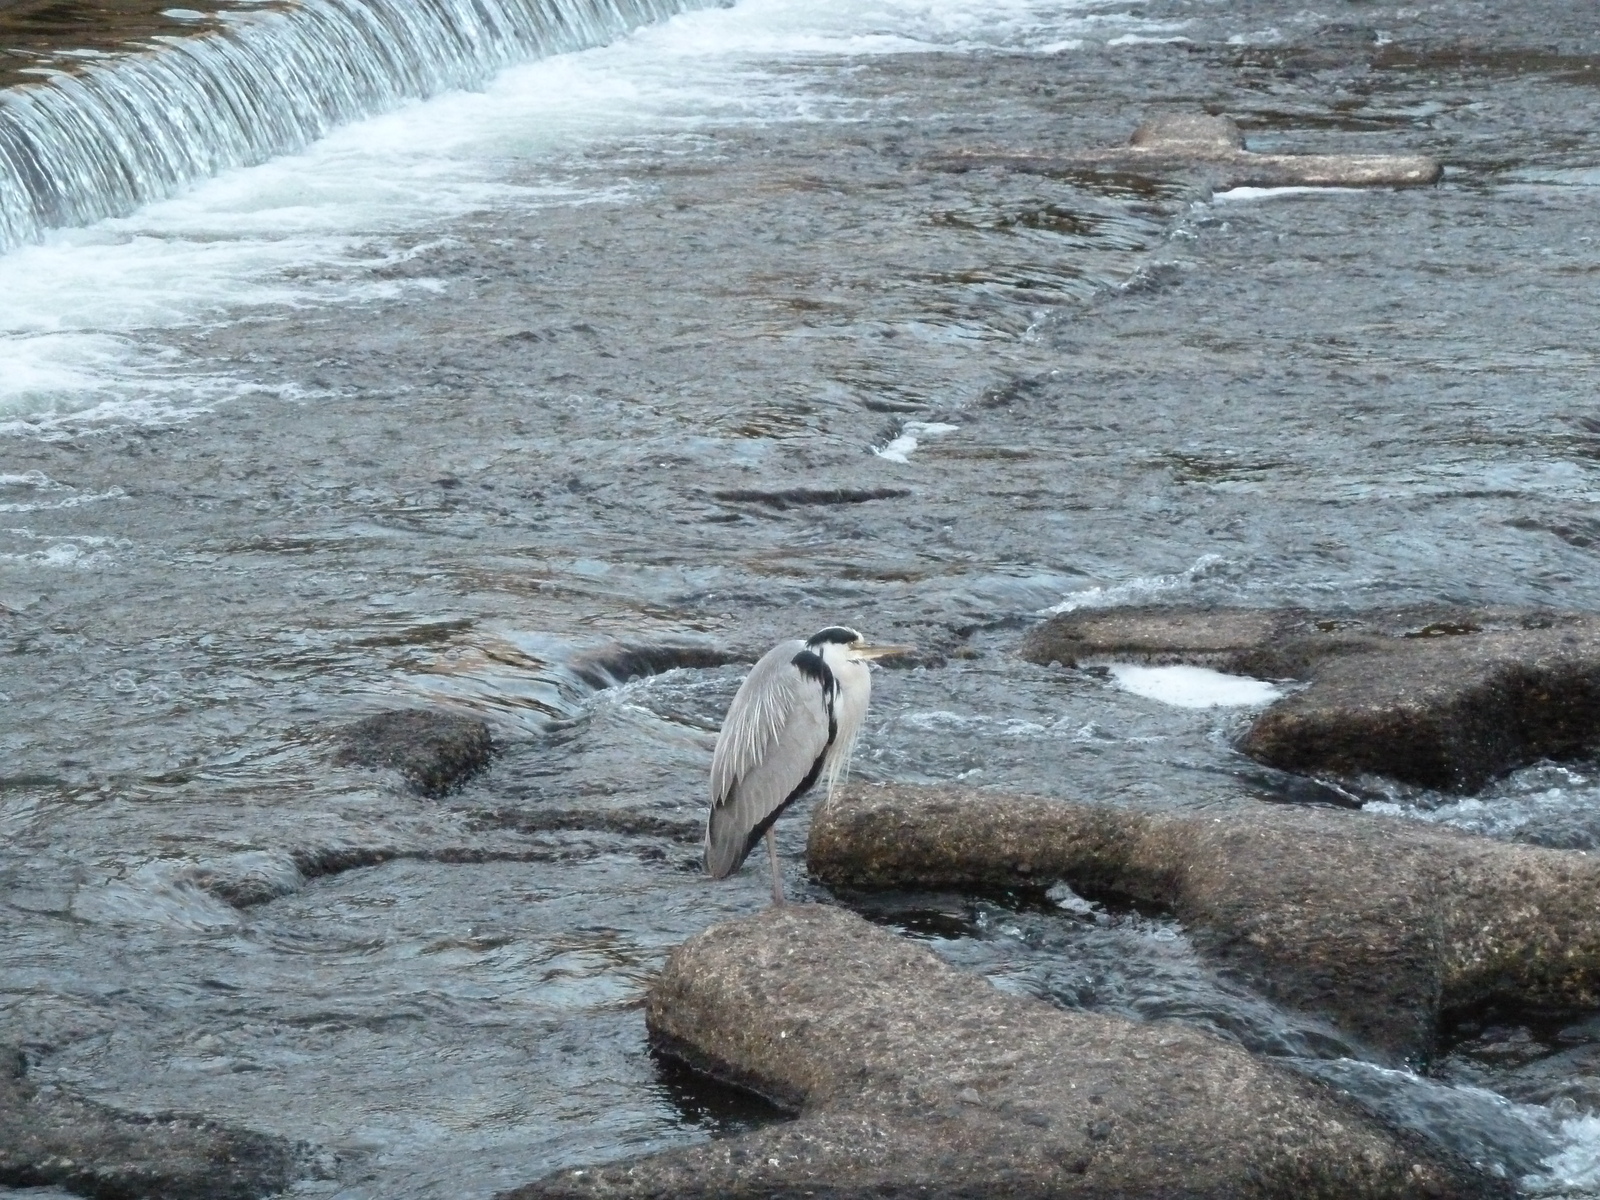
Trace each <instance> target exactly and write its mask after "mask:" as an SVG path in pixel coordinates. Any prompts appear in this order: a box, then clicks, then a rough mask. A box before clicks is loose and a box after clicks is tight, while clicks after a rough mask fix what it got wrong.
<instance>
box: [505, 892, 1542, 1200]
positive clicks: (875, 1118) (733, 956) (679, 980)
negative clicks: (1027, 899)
mask: <svg viewBox="0 0 1600 1200" xmlns="http://www.w3.org/2000/svg"><path fill="white" fill-rule="evenodd" d="M646 1016H647V1021H648V1023H649V1027H650V1031H651V1034H652V1035H653V1037H654V1038H655V1039H656V1040H657V1042H658V1044H659V1045H660V1046H661V1047H662V1048H663V1049H665V1050H666V1051H668V1052H669V1053H673V1054H676V1055H678V1056H680V1057H682V1058H683V1059H684V1060H686V1061H688V1062H689V1063H690V1064H691V1065H694V1066H697V1067H699V1068H701V1069H703V1070H708V1071H710V1072H711V1073H713V1074H715V1075H717V1076H719V1077H721V1078H723V1079H725V1080H728V1081H732V1082H735V1083H738V1084H740V1085H742V1086H744V1087H747V1088H751V1089H753V1090H756V1091H758V1092H760V1093H762V1094H763V1095H766V1096H768V1097H771V1098H773V1099H775V1100H777V1101H778V1102H780V1103H781V1104H784V1105H786V1106H789V1107H791V1108H795V1109H797V1110H798V1111H799V1113H800V1116H799V1119H798V1120H796V1121H793V1122H788V1123H784V1124H778V1125H772V1126H768V1127H766V1128H764V1129H761V1130H758V1131H756V1132H753V1133H750V1134H746V1135H744V1136H742V1137H738V1138H732V1139H727V1140H720V1141H712V1142H709V1143H702V1144H700V1145H696V1146H690V1147H686V1148H681V1149H676V1150H670V1151H667V1152H665V1153H662V1154H657V1155H653V1156H651V1157H648V1158H643V1159H638V1160H635V1161H632V1162H624V1163H618V1164H612V1165H607V1166H601V1167H591V1168H587V1169H583V1170H566V1171H561V1172H558V1173H556V1174H554V1175H550V1176H547V1177H546V1178H544V1179H542V1180H540V1181H538V1182H536V1183H533V1184H530V1185H528V1186H526V1187H523V1188H520V1189H518V1190H516V1191H514V1192H511V1193H508V1194H507V1196H506V1198H505V1200H536V1198H538V1200H547V1198H554V1197H562V1198H568V1200H575V1198H577V1197H662V1198H665V1197H675V1198H683V1200H689V1198H697V1197H698V1198H707V1200H709V1198H710V1197H719V1198H722V1197H729V1198H732V1197H747V1198H754V1197H796V1198H798V1197H802V1196H817V1197H831V1198H835V1200H840V1198H843V1197H860V1198H862V1200H865V1198H866V1197H873V1198H881V1200H887V1198H893V1197H907V1198H910V1197H917V1198H919V1200H922V1198H939V1197H945V1198H953V1197H969V1198H972V1200H977V1198H979V1197H996V1196H1005V1197H1008V1198H1010V1200H1026V1198H1029V1197H1039V1198H1043V1197H1061V1196H1077V1197H1106V1198H1108V1200H1109V1198H1111V1197H1117V1198H1119V1200H1121V1198H1127V1197H1135V1196H1140V1197H1172V1198H1177V1197H1185V1198H1195V1200H1198V1198H1200V1197H1216V1198H1217V1200H1222V1198H1224V1197H1227V1198H1228V1200H1245V1198H1251V1197H1285V1198H1288V1197H1296V1198H1299V1197H1327V1198H1329V1200H1332V1198H1334V1197H1338V1198H1339V1200H1359V1198H1363V1197H1379V1196H1382V1197H1424V1196H1426V1197H1436V1198H1438V1197H1469V1196H1471V1197H1479V1196H1509V1195H1511V1189H1510V1187H1509V1185H1507V1184H1506V1183H1504V1182H1501V1181H1495V1180H1490V1179H1487V1178H1485V1177H1481V1176H1479V1175H1476V1174H1474V1173H1473V1172H1472V1171H1471V1170H1470V1169H1469V1168H1467V1167H1466V1166H1464V1165H1462V1164H1459V1163H1456V1162H1452V1161H1449V1160H1446V1159H1443V1158H1441V1157H1440V1156H1439V1155H1438V1154H1437V1153H1435V1152H1433V1151H1431V1150H1429V1149H1426V1148H1423V1147H1422V1146H1420V1145H1418V1144H1416V1143H1414V1142H1412V1141H1410V1140H1409V1137H1408V1135H1404V1134H1398V1133H1395V1132H1392V1131H1390V1130H1388V1129H1385V1128H1383V1127H1381V1126H1379V1125H1378V1124H1376V1123H1375V1122H1374V1121H1373V1120H1372V1119H1371V1118H1369V1117H1367V1116H1366V1115H1365V1114H1363V1113H1362V1112H1360V1111H1358V1110H1357V1109H1356V1108H1355V1107H1354V1106H1353V1105H1351V1104H1350V1103H1349V1102H1348V1101H1346V1100H1344V1099H1342V1098H1341V1097H1339V1096H1338V1095H1337V1093H1335V1092H1334V1091H1332V1090H1331V1089H1328V1088H1326V1087H1325V1086H1324V1085H1321V1084H1318V1083H1315V1082H1313V1081H1310V1080H1306V1079H1303V1078H1300V1077H1298V1076H1295V1075H1291V1074H1290V1073H1288V1072H1286V1071H1283V1070H1281V1069H1279V1068H1277V1067H1275V1066H1273V1065H1272V1064H1271V1063H1270V1062H1268V1061H1267V1060H1264V1059H1259V1058H1255V1057H1253V1056H1251V1055H1250V1054H1247V1053H1245V1052H1244V1051H1242V1050H1240V1049H1238V1048H1237V1047H1234V1046H1230V1045H1228V1044H1226V1043H1224V1042H1222V1041H1220V1040H1218V1039H1216V1038H1213V1037H1211V1036H1209V1035H1206V1034H1203V1033H1200V1032H1198V1031H1196V1030H1193V1029H1189V1028H1186V1027H1185V1026H1183V1025H1180V1024H1176V1023H1169V1022H1153V1023H1150V1024H1140V1023H1135V1022H1132V1021H1128V1020H1124V1019H1122V1018H1117V1017H1108V1016H1101V1015H1097V1014H1093V1013H1086V1012H1065V1011H1062V1010H1059V1009H1056V1008H1053V1007H1051V1006H1049V1005H1047V1004H1045V1003H1043V1002H1041V1001H1038V1000H1033V999H1029V998H1024V997H1019V996H1012V995H1007V994H1005V993H1003V992H1000V991H998V990H997V989H995V988H994V987H992V986H991V985H990V984H988V983H987V982H985V981H984V980H982V979H980V978H978V977H976V976H973V975H968V974H965V973H963V972H961V971H958V970H956V969H955V968H953V967H951V966H949V965H947V964H945V963H944V962H942V961H941V960H940V959H938V958H937V957H935V956H934V955H933V954H932V953H930V952H929V951H928V950H926V949H925V948H923V947H921V946H918V945H916V944H915V943H912V942H909V941H907V940H905V939H903V938H900V937H897V936H895V935H894V934H892V933H890V932H888V931H886V930H884V929H882V928H879V927H876V926H872V925H869V924H867V923H866V922H865V921H863V920H861V919H860V918H859V917H855V916H853V915H851V914H849V913H846V912H843V911H841V910H839V909H835V908H829V907H823V906H816V905H800V906H789V907H783V908H772V909H768V910H767V911H766V912H764V913H762V914H761V915H759V916H756V917H751V918H747V919H744V920H739V921H733V922H729V923H727V924H724V925H718V926H715V927H713V928H711V929H709V930H707V931H706V932H705V933H703V934H701V935H699V936H698V937H695V938H693V939H691V940H690V941H688V942H686V943H685V944H683V945H682V946H680V947H678V948H677V949H676V950H674V951H673V953H672V955H671V956H670V957H669V958H668V960H667V965H666V968H665V970H664V971H663V972H662V975H661V978H660V979H659V981H658V982H657V983H656V984H655V986H654V987H653V988H652V989H651V991H650V997H649V1005H648V1010H647V1014H646Z"/></svg>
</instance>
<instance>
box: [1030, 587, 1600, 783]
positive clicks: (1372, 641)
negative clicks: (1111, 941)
mask: <svg viewBox="0 0 1600 1200" xmlns="http://www.w3.org/2000/svg"><path fill="white" fill-rule="evenodd" d="M1021 653H1022V656H1023V657H1024V658H1026V659H1029V660H1030V661H1032V662H1036V663H1042V664H1048V663H1051V662H1059V663H1061V664H1063V665H1065V666H1074V665H1085V664H1090V663H1094V662H1104V661H1107V660H1114V659H1126V660H1136V661H1143V662H1155V663H1193V664H1196V665H1200V666H1210V667H1215V668H1216V669H1218V670H1221V671H1228V672H1233V673H1236V674H1240V675H1253V676H1256V677H1258V678H1268V679H1285V678H1289V679H1301V680H1307V681H1309V683H1310V685H1311V686H1309V687H1308V688H1306V689H1304V690H1303V691H1299V692H1297V693H1295V694H1294V695H1291V696H1289V697H1288V698H1287V699H1285V700H1282V701H1280V702H1279V703H1277V704H1275V705H1273V706H1272V707H1271V708H1269V709H1267V710H1266V711H1265V712H1264V713H1263V714H1262V715H1261V716H1260V717H1259V718H1258V719H1257V720H1256V721H1255V723H1254V724H1253V725H1252V726H1251V727H1250V729H1249V731H1248V732H1247V733H1246V734H1245V735H1244V737H1243V738H1242V740H1241V741H1240V743H1239V744H1240V748H1241V749H1242V750H1244V751H1245V753H1247V754H1249V755H1251V756H1252V757H1253V758H1256V759H1258V760H1259V761H1261V762H1264V763H1267V764H1269V765H1270V766H1274V767H1280V768H1282V769H1284V770H1289V771H1299V772H1305V773H1319V774H1332V775H1344V776H1357V775H1362V774H1367V773H1372V774H1378V775H1387V776H1390V777H1392V778H1394V779H1399V780H1402V781H1404V782H1406V783H1412V784H1418V785H1420V786H1423V787H1432V788H1440V789H1444V790H1450V791H1472V790H1475V789H1477V788H1479V787H1482V786H1483V784H1485V783H1486V782H1488V781H1489V780H1490V779H1491V778H1493V777H1494V776H1496V775H1498V774H1501V773H1503V772H1505V771H1508V770H1511V769H1513V768H1516V767H1519V766H1525V765H1526V764H1528V763H1531V762H1536V761H1538V760H1539V759H1541V758H1572V757H1578V756H1581V755H1585V754H1588V753H1591V752H1592V751H1593V750H1594V749H1595V748H1596V747H1597V746H1600V616H1596V615H1595V614H1592V613H1563V612H1548V611H1542V610H1525V609H1465V608H1446V607H1428V608H1406V609H1393V610H1384V611H1376V612H1370V613H1355V614H1351V613H1326V614H1319V613H1313V612H1308V611H1305V610H1301V609H1281V610H1252V609H1227V608H1224V609H1211V610H1204V609H1188V608H1118V609H1093V610H1079V611H1076V612H1070V613H1063V614H1061V615H1059V616H1056V617H1053V618H1051V619H1050V620H1049V621H1046V622H1045V623H1044V624H1043V625H1040V626H1039V627H1037V628H1036V629H1034V630H1033V631H1032V632H1030V633H1029V635H1028V636H1027V638H1026V639H1025V640H1024V642H1023V645H1022V649H1021Z"/></svg>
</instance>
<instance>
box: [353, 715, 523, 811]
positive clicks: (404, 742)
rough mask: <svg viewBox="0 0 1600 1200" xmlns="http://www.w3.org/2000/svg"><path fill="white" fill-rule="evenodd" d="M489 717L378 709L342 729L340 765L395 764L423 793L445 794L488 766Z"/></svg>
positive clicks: (490, 744) (490, 754) (491, 741)
mask: <svg viewBox="0 0 1600 1200" xmlns="http://www.w3.org/2000/svg"><path fill="white" fill-rule="evenodd" d="M493 757H494V739H493V737H491V735H490V733H489V725H488V722H486V721H484V720H483V719H482V718H475V717H468V716H462V715H460V714H458V713H430V712H422V711H419V710H415V709H408V710H404V711H400V712H385V713H377V714H375V715H373V716H370V717H367V718H365V719H363V720H360V721H357V722H356V723H355V724H354V725H350V726H347V727H346V728H344V729H342V730H340V731H339V734H338V749H337V750H336V751H335V752H334V761H335V762H336V763H339V764H340V765H341V766H362V767H392V768H393V769H395V770H397V771H399V772H400V774H401V775H402V776H404V777H405V780H406V782H407V783H409V784H410V785H411V786H412V787H414V788H416V790H417V791H419V792H421V793H422V794H423V795H424V796H442V795H444V794H446V793H447V792H451V791H454V790H456V789H457V788H459V787H460V786H461V785H462V784H463V783H465V782H466V781H467V780H468V779H470V778H472V776H474V775H476V774H477V773H478V772H479V771H482V770H484V769H485V768H487V767H488V765H489V760H490V759H491V758H493Z"/></svg>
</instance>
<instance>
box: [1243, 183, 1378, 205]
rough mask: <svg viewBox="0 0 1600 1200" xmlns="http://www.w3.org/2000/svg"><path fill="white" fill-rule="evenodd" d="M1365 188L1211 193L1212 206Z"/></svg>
mask: <svg viewBox="0 0 1600 1200" xmlns="http://www.w3.org/2000/svg"><path fill="white" fill-rule="evenodd" d="M1366 190H1368V189H1366V188H1347V187H1304V186H1301V185H1298V184H1297V185H1296V186H1294V187H1236V188H1229V189H1228V190H1227V191H1225V192H1213V193H1211V203H1213V204H1243V203H1245V202H1247V201H1250V200H1278V199H1281V198H1282V197H1284V196H1326V195H1330V194H1337V193H1340V192H1345V193H1349V192H1361V191H1366Z"/></svg>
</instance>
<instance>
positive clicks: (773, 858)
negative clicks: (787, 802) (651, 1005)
mask: <svg viewBox="0 0 1600 1200" xmlns="http://www.w3.org/2000/svg"><path fill="white" fill-rule="evenodd" d="M767 859H768V861H769V862H771V863H772V902H773V903H774V904H782V903H783V874H782V873H781V872H780V871H779V870H778V839H777V838H775V837H773V836H772V828H771V826H768V827H767Z"/></svg>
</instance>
